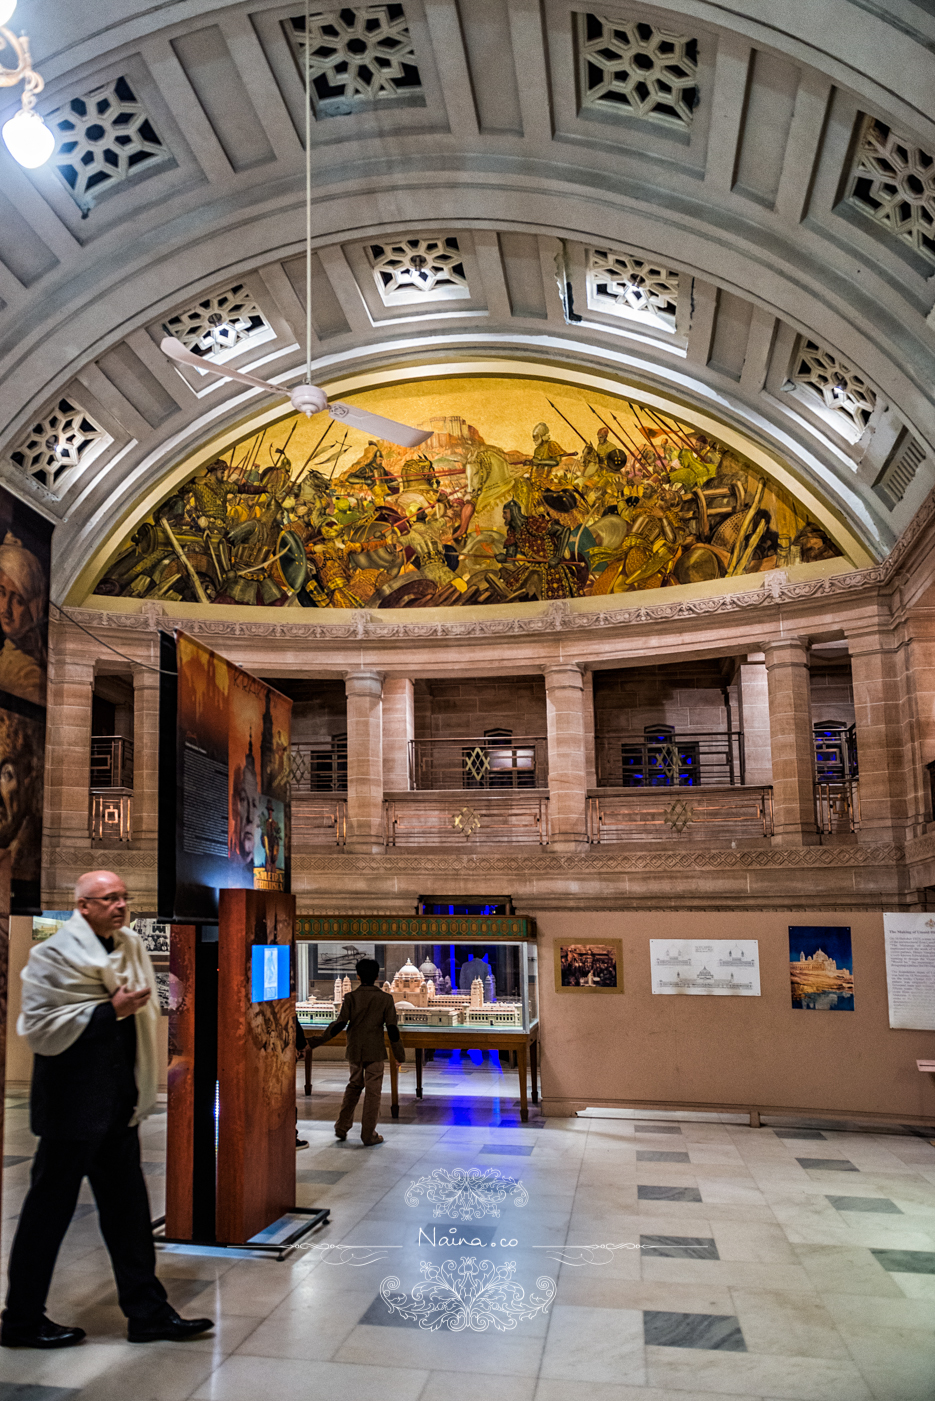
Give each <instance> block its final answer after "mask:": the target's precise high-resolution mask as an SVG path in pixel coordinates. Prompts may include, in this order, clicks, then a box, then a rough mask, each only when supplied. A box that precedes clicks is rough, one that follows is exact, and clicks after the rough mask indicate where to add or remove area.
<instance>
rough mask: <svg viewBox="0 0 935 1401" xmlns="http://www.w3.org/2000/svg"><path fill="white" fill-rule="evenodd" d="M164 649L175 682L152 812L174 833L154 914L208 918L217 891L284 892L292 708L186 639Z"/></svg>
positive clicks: (166, 843)
mask: <svg viewBox="0 0 935 1401" xmlns="http://www.w3.org/2000/svg"><path fill="white" fill-rule="evenodd" d="M165 642H166V647H165V648H164V652H163V655H164V657H166V658H168V657H171V653H172V651H174V652H175V657H174V658H173V660H174V662H175V663H176V664H177V668H178V676H177V680H176V678H175V677H172V678H171V682H172V683H173V684H172V686H171V689H172V690H174V693H175V694H174V706H173V703H172V697H171V696H169V695H168V690H169V688H168V687H167V688H166V693H164V694H163V696H162V704H163V714H164V724H163V727H162V729H161V736H160V806H161V807H164V811H165V812H169V813H172V814H173V815H174V817H175V830H174V833H173V835H172V837H171V839H166V840H161V841H160V876H159V908H160V913H161V914H162V915H163V916H164V917H166V918H174V919H176V920H182V919H186V918H210V917H212V916H214V915H215V914H216V912H217V892H218V890H222V889H227V888H240V889H244V888H246V889H253V890H274V891H283V892H288V890H289V782H288V776H289V736H290V727H291V716H292V702H291V701H290V700H287V699H286V697H285V696H282V695H280V694H279V692H278V691H274V690H273V689H272V688H271V687H269V686H267V685H266V684H265V682H263V681H261V680H259V678H258V677H255V676H251V675H250V674H249V672H246V671H242V670H241V668H240V667H237V666H234V664H233V663H232V662H229V661H227V660H226V659H225V658H224V657H221V656H218V654H217V653H216V652H212V651H210V650H209V649H208V648H207V647H203V646H202V645H201V643H199V642H196V641H195V640H194V639H193V638H191V637H187V636H186V635H185V634H184V633H181V632H180V633H177V634H176V635H175V637H174V638H169V637H168V635H166V636H165ZM173 713H174V715H175V722H174V724H173V723H172V722H171V720H170V719H169V716H170V715H171V714H173ZM167 785H170V786H172V785H174V792H171V793H170V791H169V787H168V786H167ZM170 848H171V852H172V853H174V870H173V871H170V870H169V865H170V864H171V862H172V856H171V855H170V854H169V852H170Z"/></svg>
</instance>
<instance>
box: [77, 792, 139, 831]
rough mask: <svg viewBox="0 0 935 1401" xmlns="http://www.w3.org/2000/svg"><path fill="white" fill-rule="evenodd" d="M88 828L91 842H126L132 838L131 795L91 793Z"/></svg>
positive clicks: (125, 793)
mask: <svg viewBox="0 0 935 1401" xmlns="http://www.w3.org/2000/svg"><path fill="white" fill-rule="evenodd" d="M89 796H90V813H89V824H88V825H89V828H90V835H91V840H92V842H110V841H114V842H128V841H130V840H131V838H132V836H133V794H132V793H127V792H122V793H121V792H110V793H91V794H90V795H89Z"/></svg>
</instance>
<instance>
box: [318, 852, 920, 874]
mask: <svg viewBox="0 0 935 1401" xmlns="http://www.w3.org/2000/svg"><path fill="white" fill-rule="evenodd" d="M905 859H906V852H905V849H904V848H903V847H901V846H893V845H886V846H803V847H772V848H770V849H767V850H758V849H747V850H740V851H735V850H733V849H708V850H706V851H632V852H630V851H615V852H603V851H601V852H581V853H580V854H572V855H561V856H560V855H557V854H549V853H540V852H535V853H531V852H509V853H507V852H504V853H503V854H502V855H501V854H500V853H495V852H491V851H490V849H489V848H487V849H486V850H484V851H478V853H477V854H476V855H473V856H472V855H469V854H467V853H462V852H451V853H450V854H449V853H448V852H433V854H432V867H433V869H434V870H436V871H437V870H439V869H440V868H444V869H445V870H446V871H447V872H449V873H451V874H455V873H457V872H459V871H463V872H465V873H472V874H473V873H476V872H477V871H478V868H479V867H481V866H482V867H483V870H484V871H486V872H500V873H503V874H510V873H513V872H515V873H517V874H524V875H539V874H542V873H544V872H550V873H551V874H553V875H557V874H559V873H564V874H568V875H574V876H578V877H581V876H587V875H592V874H593V875H599V874H602V873H605V872H608V871H610V872H614V871H619V872H627V871H726V870H738V871H749V870H757V871H768V870H783V869H785V870H790V869H793V870H814V869H816V868H829V867H830V868H834V867H855V866H895V865H901V864H902V863H903V862H904V861H905ZM292 869H293V872H294V873H295V874H301V875H306V874H308V875H311V874H315V875H320V876H332V875H347V874H349V873H350V872H355V873H361V874H363V873H366V872H374V873H376V872H381V873H383V874H389V873H390V872H393V871H397V872H408V871H417V872H424V871H425V869H426V857H425V854H424V852H423V853H419V852H413V853H412V854H411V855H410V854H409V853H402V852H397V851H392V852H387V853H386V855H384V856H380V855H376V856H373V855H361V854H358V853H355V852H344V853H341V854H340V855H339V854H332V853H330V852H329V853H328V854H322V855H320V856H319V855H308V856H305V855H301V856H294V857H293V860H292Z"/></svg>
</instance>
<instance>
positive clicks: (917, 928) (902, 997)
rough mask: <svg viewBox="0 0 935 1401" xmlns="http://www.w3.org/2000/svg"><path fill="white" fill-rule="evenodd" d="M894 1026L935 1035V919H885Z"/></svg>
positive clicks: (884, 932) (891, 917) (923, 917)
mask: <svg viewBox="0 0 935 1401" xmlns="http://www.w3.org/2000/svg"><path fill="white" fill-rule="evenodd" d="M883 938H884V941H885V943H886V991H887V995H888V997H889V1003H890V1026H891V1027H894V1028H896V1029H897V1030H901V1031H935V916H933V915H930V914H919V915H884V916H883Z"/></svg>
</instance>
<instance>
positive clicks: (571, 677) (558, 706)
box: [545, 664, 587, 850]
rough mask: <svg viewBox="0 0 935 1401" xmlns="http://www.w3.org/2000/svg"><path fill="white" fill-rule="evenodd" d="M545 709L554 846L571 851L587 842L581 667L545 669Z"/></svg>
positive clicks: (551, 827) (550, 811)
mask: <svg viewBox="0 0 935 1401" xmlns="http://www.w3.org/2000/svg"><path fill="white" fill-rule="evenodd" d="M545 709H546V732H547V735H548V744H549V827H550V831H551V843H552V845H553V846H554V847H557V848H558V849H559V850H561V849H563V848H564V849H566V850H568V849H571V848H574V847H576V846H579V845H581V844H583V843H584V842H586V841H587V812H586V804H587V737H586V726H585V714H584V709H585V707H584V677H583V676H582V674H581V668H580V667H578V666H573V665H567V664H563V665H559V666H550V667H546V669H545Z"/></svg>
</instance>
